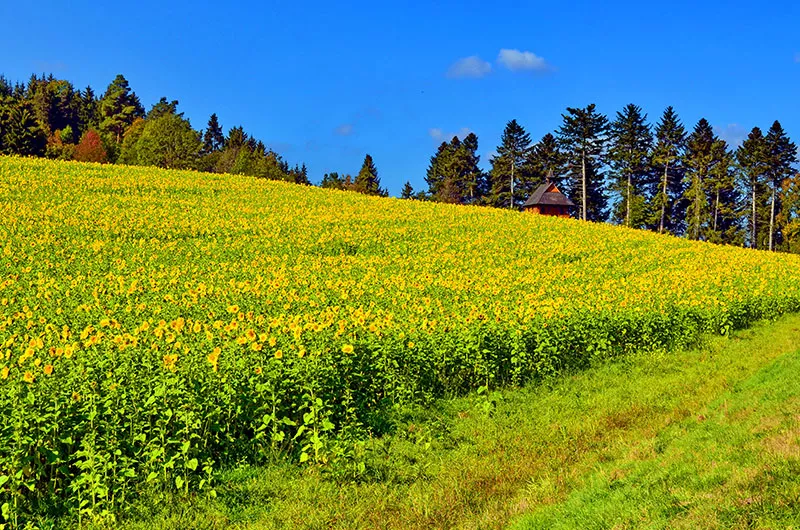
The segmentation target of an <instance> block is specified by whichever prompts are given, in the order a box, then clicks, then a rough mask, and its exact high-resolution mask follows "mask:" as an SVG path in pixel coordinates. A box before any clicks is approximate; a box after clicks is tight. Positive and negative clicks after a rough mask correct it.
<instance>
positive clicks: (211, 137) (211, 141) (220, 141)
mask: <svg viewBox="0 0 800 530" xmlns="http://www.w3.org/2000/svg"><path fill="white" fill-rule="evenodd" d="M224 145H225V135H224V134H223V132H222V126H221V125H220V124H219V118H217V115H216V114H212V115H211V117H210V118H208V126H207V127H206V130H205V132H204V133H203V152H204V153H206V154H207V153H215V152H217V151H220V150H222V148H223V147H224Z"/></svg>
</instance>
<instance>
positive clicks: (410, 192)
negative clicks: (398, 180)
mask: <svg viewBox="0 0 800 530" xmlns="http://www.w3.org/2000/svg"><path fill="white" fill-rule="evenodd" d="M400 198H401V199H413V198H414V188H413V186H411V183H410V182H409V181H406V183H405V184H404V185H403V191H401V192H400Z"/></svg>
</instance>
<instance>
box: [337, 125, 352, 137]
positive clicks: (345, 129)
mask: <svg viewBox="0 0 800 530" xmlns="http://www.w3.org/2000/svg"><path fill="white" fill-rule="evenodd" d="M333 134H335V135H336V136H350V135H351V134H353V124H352V123H343V124H342V125H339V126H338V127H336V128H335V129H334V130H333Z"/></svg>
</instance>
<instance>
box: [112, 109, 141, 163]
mask: <svg viewBox="0 0 800 530" xmlns="http://www.w3.org/2000/svg"><path fill="white" fill-rule="evenodd" d="M144 127H145V122H144V119H142V118H137V119H136V120H134V122H133V123H132V124H131V126H130V127H128V129H127V130H126V131H125V136H123V137H122V146H121V147H120V149H119V157H118V159H117V162H119V163H120V164H128V165H136V164H138V163H139V151H138V145H139V138H141V137H142V132H144Z"/></svg>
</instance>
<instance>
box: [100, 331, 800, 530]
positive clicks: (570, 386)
mask: <svg viewBox="0 0 800 530" xmlns="http://www.w3.org/2000/svg"><path fill="white" fill-rule="evenodd" d="M798 349H800V316H796V315H795V316H788V317H784V318H782V319H781V320H779V321H778V322H777V323H773V324H770V325H763V324H762V325H758V326H756V327H755V328H753V329H751V330H747V331H742V332H738V333H736V335H735V336H734V338H732V339H724V338H711V339H708V341H706V342H705V343H704V345H703V346H701V347H699V348H696V349H693V350H691V351H685V352H678V353H675V354H670V355H664V356H653V355H639V356H636V355H634V356H630V357H627V358H624V359H620V360H617V361H615V362H613V363H611V364H606V365H602V366H597V367H595V368H592V369H590V370H587V371H585V372H582V373H578V374H575V375H573V376H570V377H563V378H558V379H554V380H552V381H551V382H550V383H549V384H543V385H540V386H538V387H535V388H529V389H522V390H513V391H506V392H504V393H502V394H495V395H493V396H489V397H486V396H473V397H470V398H464V399H459V400H451V401H445V402H442V403H440V406H439V408H438V409H437V410H434V411H428V412H427V413H425V414H421V415H420V417H418V418H411V419H410V420H409V421H408V422H407V423H406V424H405V425H404V427H403V428H402V429H401V430H399V431H398V433H396V434H395V435H394V436H392V437H387V438H386V439H384V440H381V441H376V442H375V443H373V444H372V446H371V448H370V450H369V451H367V455H366V456H365V457H363V461H364V462H365V464H366V466H367V469H368V471H369V470H371V471H372V472H373V476H374V477H375V480H374V481H373V482H371V483H362V484H352V483H346V482H345V483H337V482H336V480H334V479H333V478H334V477H331V476H330V475H327V474H323V473H321V472H320V471H318V470H315V469H313V468H309V469H307V470H305V471H302V470H299V469H298V468H296V467H291V466H285V465H279V466H276V467H265V468H258V469H252V468H250V469H244V470H238V471H232V472H229V473H228V474H226V476H225V477H224V478H223V481H222V483H220V484H219V485H218V488H217V491H218V493H219V496H218V497H217V498H216V499H197V498H195V499H175V498H171V499H167V498H159V497H155V496H154V497H152V498H150V499H149V501H148V502H146V503H144V504H143V505H141V506H138V507H137V510H138V513H139V517H140V519H139V520H138V521H136V520H130V521H129V522H128V524H127V526H126V528H129V529H147V530H155V529H161V528H189V527H193V528H242V529H244V528H248V529H250V528H290V527H316V528H323V527H337V528H358V527H361V528H446V527H464V528H500V527H503V526H505V525H507V524H508V523H509V522H510V521H513V520H514V519H515V518H516V517H518V516H520V515H522V514H526V513H532V514H533V515H532V516H531V515H529V516H525V517H523V518H522V519H521V520H519V521H518V525H519V527H520V528H555V527H558V528H612V527H614V528H633V527H646V528H661V527H664V526H667V525H670V526H676V527H686V528H690V527H715V526H716V527H720V528H722V527H730V526H734V527H735V526H739V527H748V528H749V527H774V526H780V527H783V526H785V525H787V524H790V523H794V524H797V523H798V521H797V520H796V519H797V515H796V514H797V513H798V510H799V509H800V506H799V505H798V503H797V500H796V499H797V498H798V493H800V487H798V485H797V482H796V480H795V477H796V474H797V472H798V471H800V463H799V462H798V456H799V455H800V446H798V435H799V434H800V383H799V382H798V381H800V351H798ZM143 514H145V515H143ZM559 525H560V526H559ZM615 525H616V526H615ZM115 526H116V525H115Z"/></svg>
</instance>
